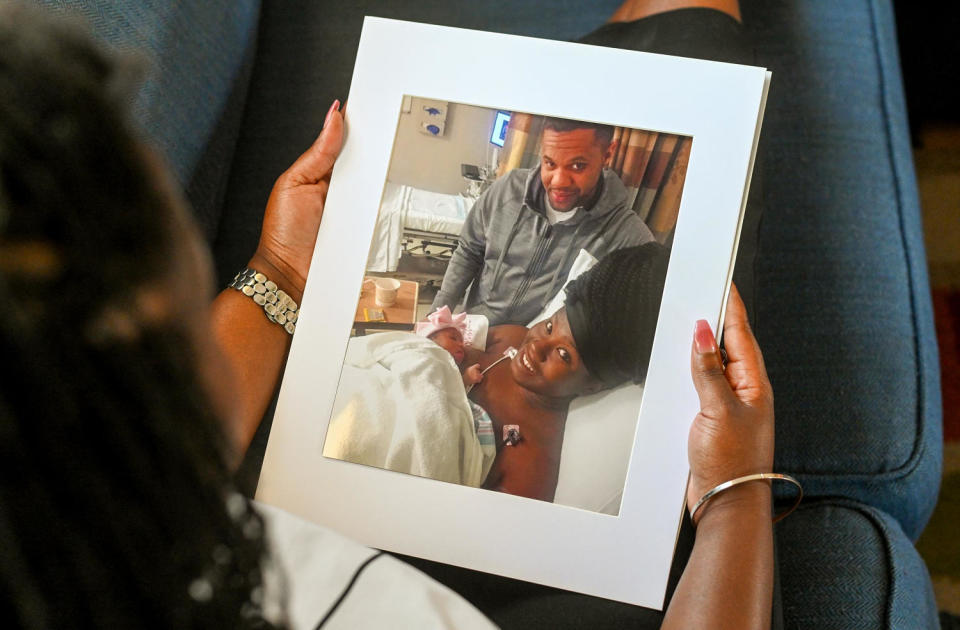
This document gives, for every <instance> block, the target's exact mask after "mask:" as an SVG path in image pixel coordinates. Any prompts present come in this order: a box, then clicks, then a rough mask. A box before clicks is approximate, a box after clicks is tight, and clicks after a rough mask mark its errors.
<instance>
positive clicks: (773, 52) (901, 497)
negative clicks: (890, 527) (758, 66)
mask: <svg viewBox="0 0 960 630" xmlns="http://www.w3.org/2000/svg"><path fill="white" fill-rule="evenodd" d="M742 6H743V10H744V20H745V23H746V24H747V25H748V30H749V32H750V33H751V34H752V37H753V39H754V41H755V44H756V46H757V55H758V60H759V62H760V63H762V64H764V65H766V66H767V67H769V68H770V69H771V70H772V71H773V82H772V86H771V91H770V98H769V102H768V104H767V115H766V118H765V120H764V125H763V143H764V147H765V149H766V161H765V164H764V177H765V199H764V218H763V223H762V226H761V230H760V239H759V253H758V259H757V266H756V283H757V286H756V296H757V323H756V326H755V328H756V333H757V336H758V338H759V340H760V346H761V347H762V348H763V351H764V356H765V358H766V360H767V367H768V370H769V373H770V378H771V380H772V382H773V386H774V393H775V398H776V409H777V436H776V437H777V449H776V468H777V469H778V470H783V471H790V472H795V473H799V476H800V477H801V479H802V481H803V483H804V487H805V488H806V490H807V492H808V493H809V494H810V495H812V496H824V495H843V496H847V497H852V498H856V499H858V500H861V501H863V502H865V503H868V504H870V505H874V506H877V507H879V508H882V509H883V510H885V511H887V512H888V513H889V514H891V515H892V516H894V517H896V518H897V519H898V520H899V521H900V523H901V524H902V526H903V528H904V531H905V532H906V533H907V534H908V535H909V536H910V538H913V539H916V537H917V536H919V534H920V532H921V531H922V529H923V526H924V525H925V524H926V522H927V520H928V519H929V516H930V513H931V512H932V510H933V506H934V504H935V502H936V496H937V491H938V487H939V480H940V467H941V453H942V434H941V403H940V389H939V366H938V362H937V348H936V339H935V336H934V329H933V316H932V307H931V302H930V294H929V285H928V279H927V272H926V263H925V256H924V247H923V240H922V233H921V225H920V213H919V202H918V197H917V190H916V181H915V176H914V172H913V164H912V156H911V153H910V145H909V138H908V132H907V124H906V117H905V109H904V100H903V90H902V85H901V79H900V69H899V62H898V56H897V48H896V41H895V32H894V23H893V15H892V9H891V6H890V3H889V2H884V1H880V0H855V1H854V0H851V1H849V2H842V3H837V2H832V1H831V0H807V1H805V2H785V1H778V2H768V1H765V0H764V1H761V0H746V1H744V2H743V3H742Z"/></svg>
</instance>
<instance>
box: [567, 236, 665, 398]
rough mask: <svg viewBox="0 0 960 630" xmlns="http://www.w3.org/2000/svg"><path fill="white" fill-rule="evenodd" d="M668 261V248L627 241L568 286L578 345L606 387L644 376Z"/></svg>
mask: <svg viewBox="0 0 960 630" xmlns="http://www.w3.org/2000/svg"><path fill="white" fill-rule="evenodd" d="M668 261H669V250H667V248H666V247H664V246H662V245H660V244H658V243H655V242H651V243H645V244H643V245H637V246H635V247H626V248H624V249H619V250H617V251H614V252H611V253H610V254H608V255H607V256H605V257H604V258H603V259H602V260H601V261H600V262H599V263H597V264H596V265H595V266H594V267H593V268H592V269H590V270H589V271H586V272H584V273H583V274H582V275H581V276H580V277H578V278H577V279H576V280H574V281H573V282H571V283H570V285H569V286H567V289H566V294H567V297H566V301H565V307H566V310H567V320H568V321H569V322H570V332H571V333H572V334H573V339H574V341H575V342H576V344H577V350H578V352H579V353H580V357H581V358H582V360H583V364H584V366H585V367H586V368H587V371H588V372H590V374H591V375H592V376H594V377H595V378H597V379H598V380H600V381H601V382H602V383H603V384H604V385H606V386H608V387H615V386H617V385H620V384H622V383H625V382H627V381H632V382H634V383H640V382H642V381H643V380H644V379H645V378H646V375H647V364H648V363H649V361H650V351H651V349H652V348H653V337H654V333H655V332H656V327H657V317H658V315H659V313H660V299H661V297H662V296H663V284H664V281H665V279H666V275H667V262H668Z"/></svg>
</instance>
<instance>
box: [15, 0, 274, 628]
mask: <svg viewBox="0 0 960 630" xmlns="http://www.w3.org/2000/svg"><path fill="white" fill-rule="evenodd" d="M121 67H122V66H118V64H117V63H116V61H115V60H113V59H112V58H111V57H110V55H108V54H107V53H105V52H103V51H101V50H100V49H99V48H97V47H96V46H94V45H93V44H91V42H90V40H89V38H88V36H87V35H86V34H85V33H84V32H83V31H81V30H78V29H76V28H74V27H73V26H70V25H64V24H61V23H58V22H50V21H49V19H48V18H46V17H44V16H40V15H39V14H37V13H36V12H35V11H33V10H27V9H25V8H23V7H19V6H15V5H3V4H0V356H2V357H3V365H4V368H3V394H2V397H0V478H2V482H0V488H2V490H0V539H2V544H0V615H2V617H3V618H4V619H8V620H11V621H13V622H14V623H13V624H5V626H6V627H11V626H14V627H24V628H50V627H56V628H73V627H117V628H120V627H142V626H148V627H169V628H188V627H216V628H239V627H263V626H264V625H265V623H264V622H263V620H262V617H261V610H260V605H259V604H260V598H261V596H262V580H263V577H262V562H263V561H264V559H265V543H264V538H263V531H262V522H261V521H260V519H259V517H258V516H257V515H256V514H254V513H253V512H252V511H250V510H249V509H248V508H247V505H246V502H245V501H244V500H243V499H242V497H240V496H239V495H238V494H237V493H236V492H235V491H234V489H233V487H232V483H231V477H230V472H229V469H228V467H227V466H226V463H225V461H226V456H227V448H226V442H225V438H224V436H223V434H222V430H221V426H220V424H219V422H218V419H217V418H215V417H214V413H213V411H212V409H211V405H210V404H209V402H208V400H207V397H206V394H205V392H204V391H203V390H202V388H201V386H200V385H199V383H200V380H199V378H198V375H197V373H196V371H195V368H194V366H195V365H196V364H197V361H198V359H199V357H197V356H195V351H194V349H193V347H192V343H191V341H190V338H189V335H188V333H187V332H186V331H185V330H183V329H182V328H181V327H179V326H177V325H175V324H174V323H172V322H170V323H167V322H153V323H149V322H144V323H143V324H142V326H141V328H140V329H138V330H137V332H136V334H135V335H132V336H127V337H122V336H121V337H117V338H115V339H109V338H93V337H91V335H90V334H88V333H89V330H91V322H93V321H95V320H96V319H97V318H98V317H99V316H100V315H101V314H102V313H103V310H104V308H105V306H107V305H116V306H117V307H118V308H123V307H125V306H129V305H130V304H131V303H132V297H131V296H132V295H133V294H134V292H135V291H136V290H137V288H139V287H142V286H143V285H144V284H145V283H149V282H159V281H160V279H162V278H163V277H164V276H165V274H169V271H168V270H167V266H168V261H169V260H171V259H172V258H173V256H174V255H175V252H174V249H175V248H174V245H173V235H172V231H171V230H172V222H171V209H170V207H169V205H168V204H169V202H168V201H167V200H166V198H165V197H164V195H163V194H161V193H160V192H159V190H158V187H157V185H156V184H155V182H154V178H153V177H152V176H151V170H150V168H149V167H148V165H147V163H146V161H145V159H144V152H143V149H142V148H141V146H140V143H139V141H138V137H137V135H136V134H135V132H134V131H133V127H132V125H131V124H130V123H129V121H128V120H127V114H126V103H125V101H128V100H129V97H128V96H125V95H129V94H130V93H129V92H128V91H127V92H124V91H123V89H122V86H119V85H118V81H119V83H121V84H122V83H123V81H122V78H121V77H120V74H119V72H120V70H119V69H120V68H121Z"/></svg>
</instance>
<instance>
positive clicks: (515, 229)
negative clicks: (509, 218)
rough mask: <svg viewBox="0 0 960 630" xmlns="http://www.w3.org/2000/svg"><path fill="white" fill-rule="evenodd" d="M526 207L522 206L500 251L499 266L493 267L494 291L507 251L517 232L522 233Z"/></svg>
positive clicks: (491, 285) (491, 283) (492, 286)
mask: <svg viewBox="0 0 960 630" xmlns="http://www.w3.org/2000/svg"><path fill="white" fill-rule="evenodd" d="M523 208H524V206H520V212H518V213H517V218H516V219H514V221H513V227H512V228H510V234H508V235H507V242H506V243H504V244H503V249H502V250H500V255H499V256H497V264H496V265H494V267H493V280H492V281H491V282H490V288H491V289H493V288H494V287H496V286H497V281H498V280H499V279H500V268H501V267H502V266H503V259H504V258H505V257H506V256H507V250H508V249H510V245H512V244H513V239H514V237H515V236H516V235H517V232H519V231H520V217H521V216H522V215H523Z"/></svg>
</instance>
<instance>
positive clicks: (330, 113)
mask: <svg viewBox="0 0 960 630" xmlns="http://www.w3.org/2000/svg"><path fill="white" fill-rule="evenodd" d="M339 109H340V99H337V100H335V101H334V102H333V105H331V106H330V109H329V110H327V117H326V118H324V119H323V128H324V129H326V128H327V125H328V124H329V123H330V117H331V116H333V112H335V111H337V110H339Z"/></svg>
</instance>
